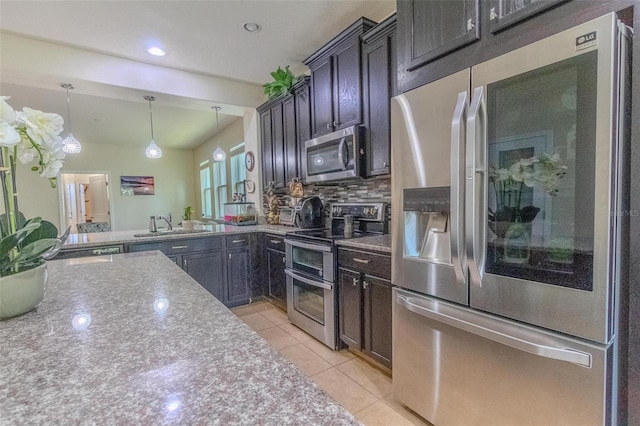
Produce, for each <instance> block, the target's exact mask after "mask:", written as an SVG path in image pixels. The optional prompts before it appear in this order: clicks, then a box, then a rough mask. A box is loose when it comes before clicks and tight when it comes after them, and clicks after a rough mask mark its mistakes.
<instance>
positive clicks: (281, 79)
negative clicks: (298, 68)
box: [262, 65, 298, 99]
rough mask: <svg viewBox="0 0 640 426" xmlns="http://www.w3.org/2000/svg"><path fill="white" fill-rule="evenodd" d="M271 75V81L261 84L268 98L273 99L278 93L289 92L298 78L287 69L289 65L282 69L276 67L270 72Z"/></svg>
mask: <svg viewBox="0 0 640 426" xmlns="http://www.w3.org/2000/svg"><path fill="white" fill-rule="evenodd" d="M271 77H273V81H272V82H270V83H265V84H263V85H262V87H264V94H265V95H267V96H268V97H269V99H274V98H277V97H278V96H280V95H285V94H287V93H289V92H290V91H291V89H292V88H293V86H294V85H295V84H296V82H297V81H298V78H297V77H296V76H295V75H293V73H292V72H291V70H289V65H287V66H286V67H285V68H284V69H282V68H280V67H278V69H277V70H276V71H274V72H272V73H271Z"/></svg>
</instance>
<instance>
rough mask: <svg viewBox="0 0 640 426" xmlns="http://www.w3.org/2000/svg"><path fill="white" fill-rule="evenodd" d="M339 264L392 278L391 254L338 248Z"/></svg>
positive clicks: (342, 266) (343, 266)
mask: <svg viewBox="0 0 640 426" xmlns="http://www.w3.org/2000/svg"><path fill="white" fill-rule="evenodd" d="M338 266H339V267H341V268H348V269H352V270H355V271H361V272H364V273H366V274H371V275H374V276H377V277H381V278H386V279H391V256H389V255H386V254H376V253H370V252H364V251H358V250H345V249H339V250H338Z"/></svg>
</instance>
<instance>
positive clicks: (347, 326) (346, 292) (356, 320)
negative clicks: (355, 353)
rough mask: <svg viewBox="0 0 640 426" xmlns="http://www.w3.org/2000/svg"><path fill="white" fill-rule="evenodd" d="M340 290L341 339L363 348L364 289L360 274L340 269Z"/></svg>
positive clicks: (350, 344) (355, 346) (354, 346)
mask: <svg viewBox="0 0 640 426" xmlns="http://www.w3.org/2000/svg"><path fill="white" fill-rule="evenodd" d="M338 284H339V292H340V339H341V340H342V341H343V342H344V343H346V344H347V345H349V346H350V347H352V348H357V349H362V322H361V318H362V291H361V287H360V274H359V273H357V272H352V271H349V270H346V269H342V268H340V269H339V270H338Z"/></svg>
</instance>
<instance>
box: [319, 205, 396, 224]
mask: <svg viewBox="0 0 640 426" xmlns="http://www.w3.org/2000/svg"><path fill="white" fill-rule="evenodd" d="M385 214H386V203H334V204H332V205H331V219H341V218H344V216H346V215H350V216H353V218H354V219H357V220H368V221H375V222H381V221H384V218H385Z"/></svg>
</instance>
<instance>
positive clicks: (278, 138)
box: [271, 103, 286, 188]
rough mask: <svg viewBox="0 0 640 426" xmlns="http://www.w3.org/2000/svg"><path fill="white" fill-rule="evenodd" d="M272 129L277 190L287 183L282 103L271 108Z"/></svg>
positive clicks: (274, 174)
mask: <svg viewBox="0 0 640 426" xmlns="http://www.w3.org/2000/svg"><path fill="white" fill-rule="evenodd" d="M271 128H272V135H273V140H272V142H273V145H272V150H273V151H272V155H273V180H274V182H275V185H276V186H275V187H276V188H284V187H285V182H286V181H285V176H284V173H285V172H284V168H285V163H284V122H283V117H282V104H281V103H278V104H277V105H275V106H273V107H272V108H271Z"/></svg>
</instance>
